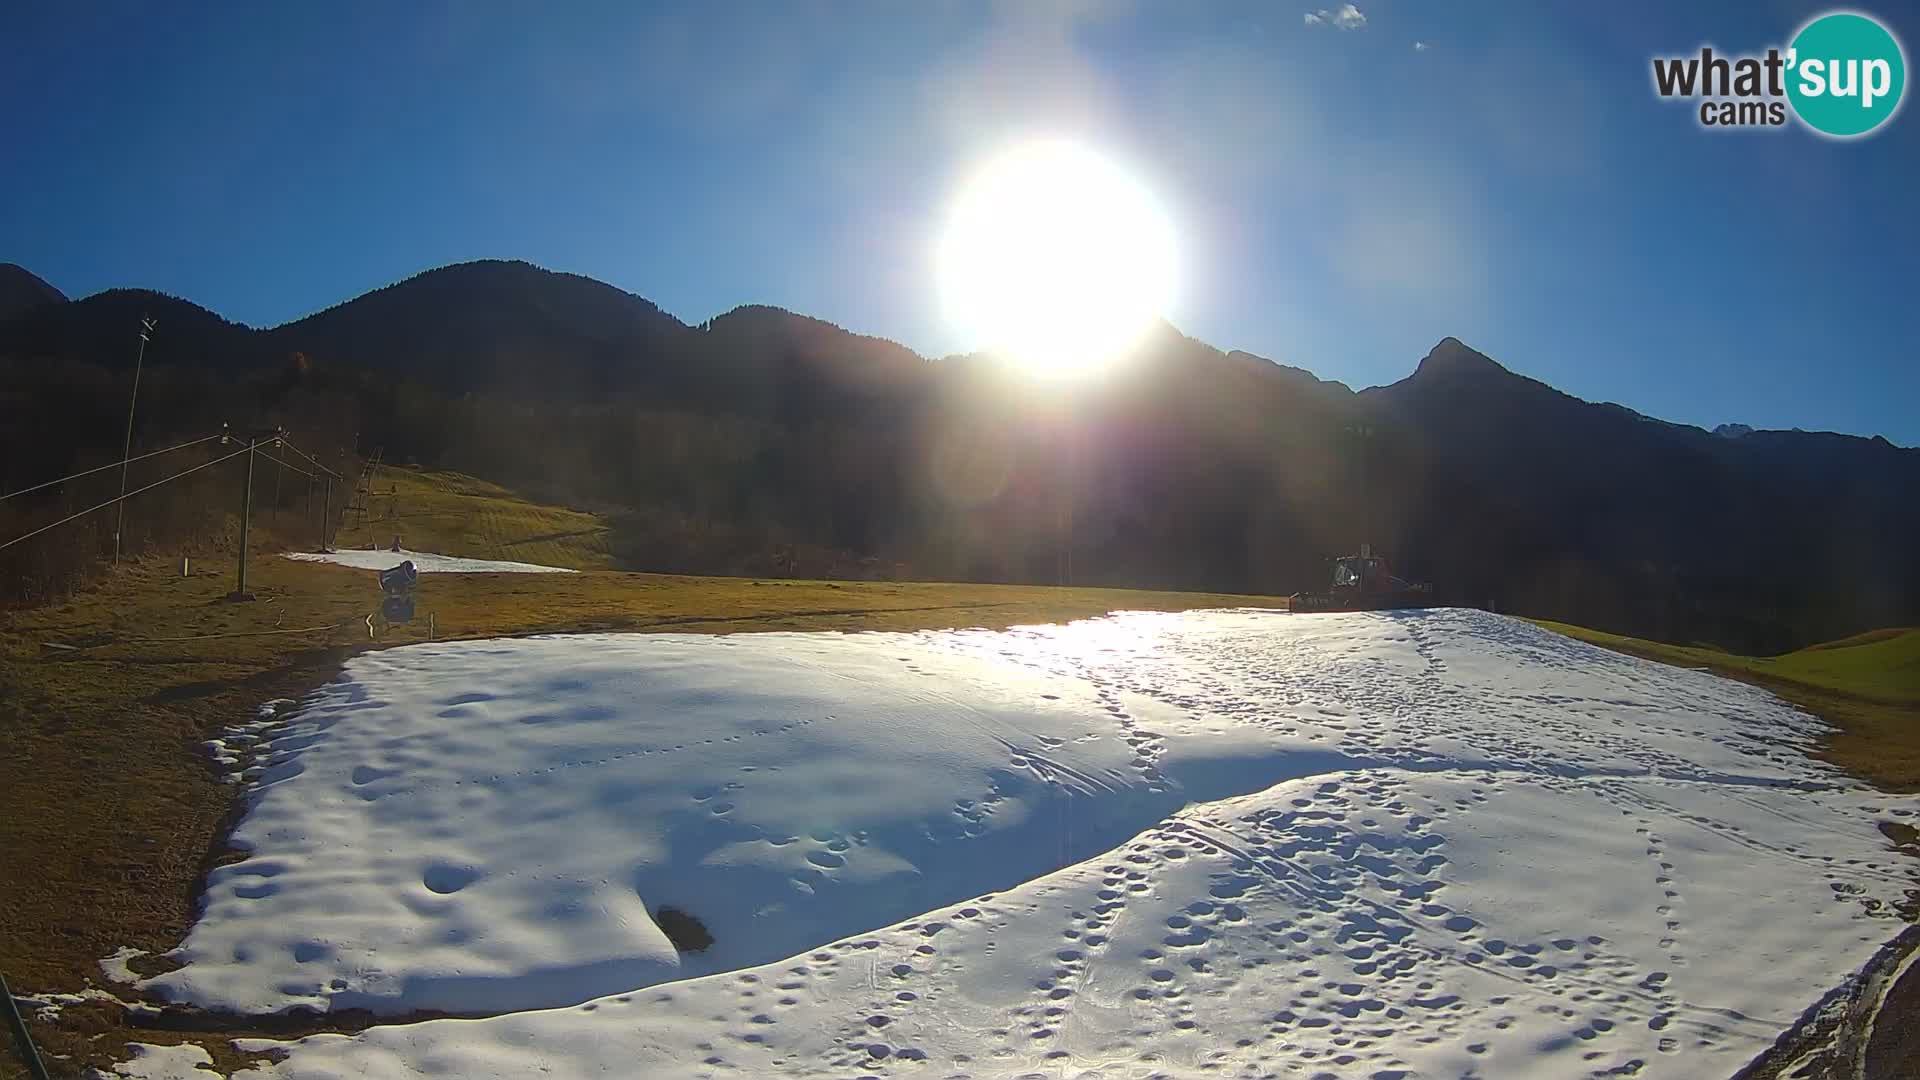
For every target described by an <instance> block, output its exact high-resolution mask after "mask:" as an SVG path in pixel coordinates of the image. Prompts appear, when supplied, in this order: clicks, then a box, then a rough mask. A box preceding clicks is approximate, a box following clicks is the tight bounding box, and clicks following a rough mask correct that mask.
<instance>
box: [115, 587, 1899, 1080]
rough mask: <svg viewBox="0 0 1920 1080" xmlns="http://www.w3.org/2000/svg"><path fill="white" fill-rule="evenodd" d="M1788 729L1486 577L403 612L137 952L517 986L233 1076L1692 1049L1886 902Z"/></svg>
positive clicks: (1854, 818) (1797, 978) (1789, 717)
mask: <svg viewBox="0 0 1920 1080" xmlns="http://www.w3.org/2000/svg"><path fill="white" fill-rule="evenodd" d="M1820 732H1821V726H1820V724H1819V723H1818V721H1816V720H1814V719H1813V718H1812V717H1809V716H1807V715H1806V714H1804V713H1800V712H1798V711H1796V710H1794V709H1792V708H1790V707H1788V706H1786V705H1784V704H1783V703H1781V702H1779V701H1778V700H1777V699H1774V698H1772V697H1771V696H1769V695H1767V694H1765V693H1764V692H1761V691H1759V690H1757V689H1755V688H1753V687H1749V686H1745V685H1743V684H1738V683H1732V682H1728V681H1725V680H1721V679H1718V678H1715V677H1712V676H1710V675H1706V674H1704V673H1698V672H1685V671H1676V670H1674V669H1671V668H1666V667H1663V666H1660V665H1656V664H1652V663H1650V662H1646V661H1641V660H1637V659H1634V658H1631V657H1625V656H1621V655H1619V654H1615V653H1610V652H1606V651H1604V650H1600V649H1597V648H1593V647H1590V646H1586V645H1583V644H1580V643H1578V642H1573V641H1571V640H1569V639H1566V638H1562V637H1559V636H1557V635H1553V634H1550V633H1548V632H1546V631H1543V630H1540V629H1537V628H1535V627H1532V626H1531V625H1529V624H1525V623H1521V622H1518V621H1514V620H1509V619H1504V618H1500V617H1497V616H1492V615H1487V614H1483V613H1478V612H1461V611H1433V612H1421V613H1406V612H1395V613H1357V614H1345V615H1322V616H1311V617H1308V616H1288V615H1284V614H1275V613H1260V612H1195V613H1187V614H1182V615H1162V614H1144V613H1143V614H1127V615H1120V616H1114V617H1110V618H1105V619H1097V620H1090V621H1086V622H1081V623H1075V624H1071V625H1068V626H1057V627H1027V628H1019V629H1015V630H1011V631H1006V632H987V631H963V632H943V633H926V634H857V635H838V634H765V635H737V636H731V637H698V636H671V637H669V636H635V635H592V636H581V637H565V638H544V639H518V640H501V641H487V642H462V643H445V644H435V645H419V646H412V647H408V648H403V649H395V650H389V651H386V652H381V653H374V654H368V655H364V656H361V657H357V658H355V659H354V660H352V661H351V662H350V663H349V665H348V667H347V670H346V672H345V676H344V677H343V678H342V679H341V680H340V681H338V682H336V683H334V684H332V685H330V686H328V687H326V688H324V689H323V690H321V691H319V692H317V693H316V694H315V695H313V696H311V697H309V698H308V699H307V701H306V702H304V703H303V704H302V706H301V707H300V709H299V711H298V712H296V713H295V714H294V715H293V716H292V717H291V719H290V720H289V721H288V722H287V723H286V725H285V726H284V727H282V728H279V729H277V730H276V731H275V732H274V733H273V734H272V735H271V736H270V737H269V739H268V741H267V744H266V746H264V747H263V748H262V749H263V757H262V759H261V762H262V763H261V765H260V766H259V767H258V768H259V770H260V771H259V772H258V773H257V774H256V776H255V778H254V780H253V782H252V787H251V789H250V798H251V799H252V800H253V801H252V804H251V807H250V809H249V811H248V814H247V816H246V818H245V820H244V821H243V822H242V824H241V826H240V829H239V832H238V836H237V839H239V840H240V841H242V842H243V843H244V844H245V845H247V846H249V847H250V848H251V849H252V850H253V855H252V857H251V858H250V859H248V860H246V861H244V862H241V863H238V864H234V865H231V866H225V867H221V868H219V869H217V870H215V871H214V872H213V874H212V875H210V878H209V890H208V896H207V905H206V909H205V914H204V917H203V918H202V919H201V921H200V922H199V923H198V924H197V925H196V926H195V927H194V929H193V930H192V932H191V933H190V935H189V937H188V939H187V941H186V943H185V944H184V946H183V947H182V949H181V950H180V952H179V954H178V955H179V958H180V959H181V960H183V961H184V966H183V967H182V968H180V969H179V970H177V971H174V972H170V973H168V974H166V975H162V976H160V977H158V978H156V979H153V980H149V981H148V983H147V984H146V985H148V986H149V987H151V988H152V989H155V990H157V991H160V992H161V993H163V994H165V995H166V996H168V997H170V998H174V999H176V1000H186V1001H192V1002H196V1003H199V1004H204V1005H210V1006H215V1007H225V1008H236V1009H240V1010H243V1011H266V1010H271V1009H281V1008H287V1007H290V1006H293V1005H310V1006H315V1007H320V1008H341V1007H347V1006H364V1007H368V1008H372V1009H375V1010H377V1011H381V1012H387V1013H396V1012H404V1011H409V1010H412V1009H416V1008H444V1009H449V1010H453V1011H465V1012H476V1013H477V1012H504V1013H506V1014H505V1015H499V1016H495V1017H493V1018H491V1019H486V1020H479V1021H433V1022H428V1023H422V1024H412V1025H407V1026H404V1027H376V1028H373V1029H370V1030H368V1031H367V1032H364V1033H362V1034H360V1035H357V1036H336V1035H328V1036H314V1037H311V1038H308V1039H304V1040H300V1041H298V1042H294V1043H276V1042H271V1041H266V1040H253V1041H250V1042H249V1043H248V1044H247V1045H248V1048H250V1049H258V1048H262V1047H267V1046H272V1047H277V1048H283V1049H289V1050H290V1051H291V1057H290V1058H289V1059H288V1060H287V1061H286V1062H284V1063H283V1064H281V1065H278V1066H271V1067H267V1068H264V1069H260V1070H256V1071H253V1072H250V1073H248V1074H246V1075H249V1076H257V1077H269V1076H286V1077H292V1076H299V1077H302V1078H307V1077H336V1076H337V1077H347V1076H361V1075H365V1076H372V1077H401V1076H414V1075H419V1074H426V1075H446V1076H475V1077H487V1076H500V1077H506V1076H521V1075H526V1074H528V1073H531V1072H535V1071H538V1070H542V1069H544V1070H549V1071H552V1072H554V1073H557V1074H561V1075H587V1074H591V1073H595V1072H610V1073H617V1074H624V1075H647V1076H668V1077H672V1076H694V1075H704V1074H708V1073H710V1072H712V1071H714V1070H715V1069H719V1068H722V1067H730V1068H732V1069H734V1070H737V1071H739V1072H741V1073H742V1074H744V1075H771V1074H779V1075H796V1076H844V1075H850V1074H852V1073H854V1072H855V1071H861V1070H865V1069H869V1068H872V1067H874V1066H876V1065H879V1064H881V1063H894V1062H900V1061H903V1060H904V1061H907V1062H915V1061H928V1062H933V1063H937V1064H938V1065H939V1067H940V1068H941V1070H942V1072H943V1074H944V1073H962V1074H970V1075H980V1076H1000V1075H1013V1074H1019V1073H1023V1072H1029V1071H1034V1072H1045V1073H1049V1074H1051V1073H1055V1072H1058V1071H1059V1070H1062V1069H1066V1068H1069V1067H1071V1068H1080V1069H1084V1068H1086V1067H1088V1066H1089V1065H1090V1064H1097V1065H1098V1066H1099V1067H1101V1068H1113V1069H1118V1070H1120V1071H1128V1070H1133V1071H1147V1072H1160V1073H1165V1074H1167V1075H1172V1076H1198V1075H1205V1074H1217V1075H1228V1074H1238V1073H1241V1072H1253V1073H1262V1072H1272V1073H1289V1072H1296V1071H1297V1072H1304V1073H1312V1072H1319V1071H1327V1072H1333V1073H1336V1074H1339V1075H1360V1076H1378V1077H1392V1076H1412V1075H1448V1076H1453V1075H1462V1074H1467V1073H1474V1074H1481V1075H1527V1076H1588V1075H1593V1074H1595V1073H1603V1072H1606V1071H1608V1070H1619V1071H1622V1072H1628V1071H1631V1072H1637V1074H1638V1075H1641V1076H1693V1075H1703V1074H1713V1073H1718V1074H1722V1075H1724V1074H1729V1073H1732V1072H1734V1071H1736V1070H1737V1069H1738V1068H1739V1067H1740V1066H1741V1065H1743V1064H1744V1063H1745V1062H1746V1061H1748V1060H1750V1059H1751V1058H1752V1057H1753V1056H1754V1055H1755V1054H1757V1053H1758V1052H1759V1051H1760V1050H1762V1049H1764V1048H1765V1047H1766V1046H1768V1045H1769V1044H1770V1043H1771V1042H1772V1041H1773V1039H1774V1037H1775V1036H1777V1035H1778V1034H1779V1033H1780V1032H1781V1031H1783V1030H1784V1029H1785V1028H1787V1027H1788V1026H1789V1025H1791V1024H1792V1023H1793V1021H1794V1019H1795V1018H1796V1017H1797V1016H1798V1015H1799V1014H1800V1013H1801V1011H1802V1010H1803V1009H1804V1008H1806V1007H1807V1006H1808V1005H1810V1004H1811V1003H1812V1002H1814V1001H1815V1000H1817V999H1819V998H1820V997H1821V996H1822V994H1824V993H1825V992H1826V991H1827V990H1828V989H1830V988H1832V987H1834V986H1837V985H1840V984H1841V983H1843V982H1844V981H1846V980H1847V979H1848V978H1849V976H1850V975H1851V974H1852V973H1853V972H1855V971H1857V970H1859V969H1860V968H1861V967H1862V966H1863V965H1864V964H1866V963H1867V961H1868V960H1869V959H1870V958H1871V957H1872V956H1873V955H1874V954H1875V953H1876V951H1877V950H1879V949H1880V947H1881V946H1882V945H1883V944H1884V943H1885V942H1887V941H1888V940H1890V939H1891V938H1892V937H1893V936H1894V935H1895V934H1896V933H1897V932H1898V930H1899V929H1900V923H1899V922H1898V920H1897V919H1895V918H1894V917H1892V914H1891V911H1890V908H1889V902H1890V901H1892V900H1895V899H1897V898H1899V897H1900V896H1901V894H1902V892H1903V890H1904V889H1905V888H1906V887H1907V886H1908V882H1909V868H1908V867H1906V866H1905V865H1903V860H1902V858H1901V857H1900V856H1899V855H1898V854H1896V853H1894V852H1893V851H1891V849H1890V848H1889V846H1888V844H1887V843H1886V841H1885V839H1884V838H1883V837H1882V836H1881V835H1880V834H1879V832H1878V831H1877V830H1876V829H1875V827H1874V822H1875V820H1876V818H1879V817H1883V816H1885V815H1888V814H1907V813H1910V812H1911V808H1912V807H1913V806H1915V805H1916V803H1915V801H1914V800H1913V799H1912V798H1910V797H1896V796H1888V795H1882V794H1879V793H1875V792H1872V791H1870V790H1867V789H1864V788H1862V787H1860V786H1858V785H1856V784H1854V783H1852V782H1850V781H1848V780H1847V779H1846V778H1845V777H1843V776H1842V775H1840V774H1839V773H1837V772H1836V771H1834V770H1833V769H1832V768H1831V767H1829V766H1827V765H1825V764H1823V763H1820V762H1818V761H1816V760H1813V759H1810V758H1809V757H1807V756H1806V754H1805V752H1804V751H1805V749H1806V748H1808V747H1809V746H1810V745H1811V744H1812V743H1813V741H1814V740H1815V739H1816V738H1817V737H1818V736H1819V734H1820ZM662 905H672V906H675V907H679V908H682V909H684V910H686V911H690V912H692V913H694V914H695V915H696V916H698V917H699V918H700V919H701V920H702V921H703V922H705V924H706V925H707V927H708V928H709V929H710V930H711V931H712V933H713V936H714V938H715V942H714V944H713V946H712V947H711V948H710V949H708V950H707V951H706V952H704V953H698V954H688V955H684V956H683V955H680V954H678V953H676V952H675V950H674V949H673V948H672V946H671V944H670V943H668V942H667V941H666V939H665V936H664V934H662V933H661V932H660V930H659V929H658V928H657V927H656V926H655V925H654V922H653V919H652V916H651V912H655V911H657V910H658V909H659V907H660V906H662ZM588 997H593V998H595V1000H591V1001H585V1000H583V999H585V998H588ZM540 1006H563V1007H558V1008H545V1009H541V1008H539V1007H540ZM512 1010H537V1011H512Z"/></svg>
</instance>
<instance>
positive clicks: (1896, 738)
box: [1535, 620, 1920, 791]
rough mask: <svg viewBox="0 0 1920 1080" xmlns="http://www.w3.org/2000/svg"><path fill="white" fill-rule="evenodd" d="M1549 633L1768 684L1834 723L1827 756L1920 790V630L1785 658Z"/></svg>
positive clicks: (1580, 632) (1859, 637)
mask: <svg viewBox="0 0 1920 1080" xmlns="http://www.w3.org/2000/svg"><path fill="white" fill-rule="evenodd" d="M1535 621H1537V622H1539V624H1540V625H1541V626H1544V627H1546V628H1548V629H1549V630H1555V631H1558V632H1560V633H1562V634H1566V635H1567V636H1568V637H1573V638H1578V639H1580V640H1581V641H1587V642H1592V643H1593V644H1595V645H1602V646H1605V647H1607V648H1609V649H1614V650H1616V651H1618V652H1624V653H1631V654H1633V655H1635V656H1643V657H1646V658H1647V659H1649V660H1658V661H1660V662H1661V663H1666V664H1673V665H1675V666H1676V667H1686V668H1704V669H1706V670H1708V671H1713V672H1717V673H1719V674H1721V675H1725V676H1728V677H1729V678H1734V679H1740V680H1742V681H1744V682H1750V683H1754V684H1756V685H1759V686H1764V687H1766V688H1767V689H1768V690H1771V691H1773V692H1774V693H1775V694H1778V695H1779V696H1781V697H1783V698H1785V699H1787V700H1788V701H1791V702H1793V703H1794V704H1796V705H1799V706H1800V707H1802V708H1804V709H1806V710H1807V711H1808V712H1811V713H1813V714H1814V715H1816V716H1819V717H1821V718H1823V719H1825V720H1827V721H1828V722H1829V723H1832V724H1833V725H1834V726H1835V728H1836V730H1835V732H1834V734H1833V735H1832V737H1831V738H1830V739H1829V740H1828V742H1827V745H1826V747H1825V748H1824V751H1823V756H1824V757H1826V758H1827V760H1829V761H1832V762H1833V763H1834V764H1836V765H1839V766H1840V767H1841V768H1843V769H1846V770H1847V771H1849V772H1852V773H1854V774H1856V775H1858V776H1861V777H1863V778H1865V779H1867V780H1869V781H1871V782H1872V783H1874V784H1875V785H1877V786H1879V787H1882V788H1884V789H1886V790H1889V791H1920V629H1914V628H1906V629H1899V628H1894V629H1882V630H1875V631H1870V632H1868V633H1863V634H1856V635H1854V636H1852V637H1848V638H1842V639H1840V640H1838V641H1829V642H1824V643H1822V644H1818V645H1811V646H1808V647H1807V648H1804V649H1798V650H1796V651H1794V652H1790V653H1785V654H1782V655H1780V656H1738V655H1735V654H1733V653H1728V652H1723V651H1721V650H1718V649H1711V648H1700V647H1697V646H1686V645H1668V644H1665V643H1662V642H1658V641H1647V640H1644V639H1641V638H1632V637H1626V636H1623V635H1620V634H1609V633H1604V632H1602V631H1598V630H1589V629H1587V628H1585V627H1580V626H1570V625H1567V624H1566V623H1558V622H1550V621H1547V620H1535Z"/></svg>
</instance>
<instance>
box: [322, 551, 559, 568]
mask: <svg viewBox="0 0 1920 1080" xmlns="http://www.w3.org/2000/svg"><path fill="white" fill-rule="evenodd" d="M286 555H287V558H289V559H298V560H300V561H301V562H326V563H336V564H338V565H340V566H351V567H354V568H356V569H360V570H391V569H393V568H394V567H396V566H399V565H400V564H401V563H403V562H407V561H412V563H413V568H414V569H415V570H418V571H420V572H421V573H423V574H577V573H579V571H578V570H569V569H567V568H566V567H564V566H541V565H539V564H538V563H524V562H505V561H502V560H499V559H462V558H458V557H456V556H453V555H435V554H434V553H432V552H430V551H408V550H406V549H404V548H402V549H401V550H399V551H386V550H381V551H365V550H360V549H355V548H341V549H340V550H338V551H289V552H287V553H286Z"/></svg>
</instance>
